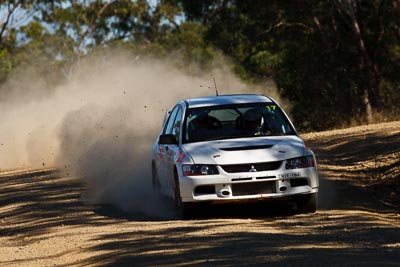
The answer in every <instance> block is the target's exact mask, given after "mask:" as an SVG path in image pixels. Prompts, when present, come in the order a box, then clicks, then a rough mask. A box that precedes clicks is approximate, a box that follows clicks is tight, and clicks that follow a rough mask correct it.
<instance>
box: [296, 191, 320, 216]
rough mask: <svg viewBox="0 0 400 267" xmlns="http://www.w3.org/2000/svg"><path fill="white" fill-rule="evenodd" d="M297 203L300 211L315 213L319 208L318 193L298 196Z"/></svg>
mask: <svg viewBox="0 0 400 267" xmlns="http://www.w3.org/2000/svg"><path fill="white" fill-rule="evenodd" d="M296 204H297V210H298V211H299V212H300V213H314V212H316V211H317V208H318V193H312V194H307V195H302V196H298V197H297V199H296Z"/></svg>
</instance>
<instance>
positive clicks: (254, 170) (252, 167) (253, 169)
mask: <svg viewBox="0 0 400 267" xmlns="http://www.w3.org/2000/svg"><path fill="white" fill-rule="evenodd" d="M256 171H257V170H256V168H254V165H251V168H250V170H249V172H256Z"/></svg>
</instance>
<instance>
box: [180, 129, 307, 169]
mask: <svg viewBox="0 0 400 267" xmlns="http://www.w3.org/2000/svg"><path fill="white" fill-rule="evenodd" d="M182 147H183V149H184V150H185V151H186V153H187V154H188V155H189V156H190V157H191V159H192V160H193V162H194V163H195V164H217V165H224V164H241V163H257V162H267V161H280V160H285V159H289V158H295V157H300V156H302V155H303V154H304V142H303V141H302V140H301V139H300V138H299V137H298V136H273V137H251V138H241V139H229V140H217V141H209V142H197V143H189V144H184V145H183V146H182Z"/></svg>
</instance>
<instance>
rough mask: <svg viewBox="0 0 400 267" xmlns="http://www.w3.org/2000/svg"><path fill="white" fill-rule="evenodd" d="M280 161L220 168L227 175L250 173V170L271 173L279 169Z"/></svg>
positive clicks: (222, 166)
mask: <svg viewBox="0 0 400 267" xmlns="http://www.w3.org/2000/svg"><path fill="white" fill-rule="evenodd" d="M281 164H282V161H271V162H262V163H253V164H252V163H248V164H235V165H221V168H222V169H223V170H224V171H226V172H227V173H236V172H250V170H251V169H255V170H257V171H258V172H260V171H273V170H277V169H279V167H280V166H281Z"/></svg>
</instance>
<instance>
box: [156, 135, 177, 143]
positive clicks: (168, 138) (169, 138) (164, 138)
mask: <svg viewBox="0 0 400 267" xmlns="http://www.w3.org/2000/svg"><path fill="white" fill-rule="evenodd" d="M158 143H159V144H160V145H177V144H178V141H177V140H176V138H175V135H173V134H162V135H160V138H159V139H158Z"/></svg>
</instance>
